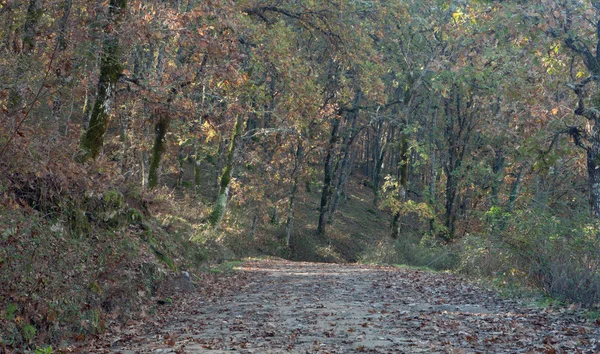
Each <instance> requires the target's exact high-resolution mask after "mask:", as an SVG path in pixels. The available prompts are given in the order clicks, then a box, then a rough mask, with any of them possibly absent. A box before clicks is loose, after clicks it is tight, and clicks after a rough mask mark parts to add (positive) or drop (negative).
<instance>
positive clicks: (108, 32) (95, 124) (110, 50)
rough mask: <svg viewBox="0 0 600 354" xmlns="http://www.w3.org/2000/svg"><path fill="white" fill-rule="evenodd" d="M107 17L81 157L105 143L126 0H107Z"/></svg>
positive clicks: (90, 155)
mask: <svg viewBox="0 0 600 354" xmlns="http://www.w3.org/2000/svg"><path fill="white" fill-rule="evenodd" d="M109 6H110V9H109V19H108V21H107V25H106V26H105V27H104V32H105V36H106V38H105V39H104V42H103V43H102V54H101V62H100V77H99V79H98V93H97V95H96V102H95V103H94V105H93V107H92V110H91V113H90V120H89V126H88V128H87V130H86V132H85V134H84V135H83V137H82V139H81V148H82V150H83V155H82V158H81V160H82V161H85V160H87V159H89V158H92V159H95V158H97V157H98V155H100V151H101V150H102V146H103V145H104V135H105V134H106V128H107V126H108V122H109V118H110V113H111V109H112V104H113V99H114V95H115V88H116V85H117V81H118V80H119V77H120V76H121V73H122V71H123V65H122V64H121V58H120V49H119V34H118V32H117V30H116V29H115V28H116V27H117V26H116V25H117V24H118V23H119V21H120V19H121V17H122V14H123V12H124V11H125V8H126V7H127V0H110V5H109Z"/></svg>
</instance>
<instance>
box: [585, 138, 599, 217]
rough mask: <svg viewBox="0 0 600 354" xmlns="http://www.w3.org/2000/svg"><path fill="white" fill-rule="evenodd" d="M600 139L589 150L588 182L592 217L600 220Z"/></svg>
mask: <svg viewBox="0 0 600 354" xmlns="http://www.w3.org/2000/svg"><path fill="white" fill-rule="evenodd" d="M598 138H600V137H597V139H595V140H594V141H593V142H592V144H591V146H590V147H589V148H588V149H587V167H588V182H589V186H590V187H589V188H590V206H591V209H592V215H593V216H594V218H596V219H600V139H598Z"/></svg>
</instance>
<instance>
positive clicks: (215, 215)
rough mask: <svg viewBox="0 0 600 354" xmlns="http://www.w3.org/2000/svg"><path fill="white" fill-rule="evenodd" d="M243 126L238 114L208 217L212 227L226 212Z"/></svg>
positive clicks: (216, 224)
mask: <svg viewBox="0 0 600 354" xmlns="http://www.w3.org/2000/svg"><path fill="white" fill-rule="evenodd" d="M243 125H244V119H243V116H242V115H241V114H238V116H237V117H236V120H235V125H234V126H233V133H232V134H231V142H230V143H229V151H228V152H227V161H226V163H225V167H224V168H223V174H222V175H221V180H220V183H219V193H218V194H217V200H216V202H215V208H214V209H213V211H212V213H211V216H210V223H211V225H212V226H213V227H218V226H219V223H220V222H221V220H222V219H223V216H224V215H225V212H226V211H227V198H228V197H229V185H230V182H231V175H232V173H233V162H234V161H233V160H234V157H235V150H236V146H237V141H238V139H239V137H240V135H241V134H242V131H243V130H244V127H243Z"/></svg>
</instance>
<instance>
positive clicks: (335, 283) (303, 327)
mask: <svg viewBox="0 0 600 354" xmlns="http://www.w3.org/2000/svg"><path fill="white" fill-rule="evenodd" d="M74 349H76V351H84V352H92V353H123V354H129V353H225V352H232V351H233V352H239V353H354V352H364V353H419V352H422V353H494V352H498V353H504V352H511V353H519V352H524V353H563V352H566V353H577V352H581V353H599V352H600V321H599V320H590V319H585V318H584V317H582V316H581V313H580V312H579V311H577V309H574V308H571V309H569V308H562V309H557V308H545V309H544V308H536V307H530V306H525V305H523V304H521V303H519V302H518V301H516V300H507V299H502V298H500V297H499V296H498V295H497V294H495V293H493V292H491V291H489V290H485V289H483V288H481V287H479V286H477V285H475V284H473V283H470V282H467V281H464V280H462V279H460V278H459V277H456V276H454V275H452V274H447V273H433V272H426V271H419V270H411V269H398V268H394V267H382V266H370V265H355V264H323V263H300V262H290V261H283V260H258V261H247V262H245V263H243V264H242V265H241V266H239V267H238V270H237V271H234V272H231V273H228V274H217V275H210V276H207V277H205V278H201V279H200V280H199V281H198V283H197V290H195V291H193V292H190V293H187V294H182V295H180V296H178V297H174V298H173V303H172V304H170V305H162V306H160V307H159V308H158V309H157V310H156V312H155V313H154V314H152V315H148V316H147V317H146V320H144V321H140V322H130V323H128V324H127V325H124V326H123V327H112V328H109V331H108V333H107V334H106V335H104V336H102V337H100V338H97V339H96V340H94V341H93V342H89V343H87V344H86V346H85V347H80V348H74Z"/></svg>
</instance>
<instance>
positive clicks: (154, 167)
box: [148, 112, 171, 189]
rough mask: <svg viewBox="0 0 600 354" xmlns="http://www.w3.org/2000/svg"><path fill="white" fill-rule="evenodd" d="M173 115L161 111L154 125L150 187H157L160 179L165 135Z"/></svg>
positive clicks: (149, 170) (149, 172) (149, 177)
mask: <svg viewBox="0 0 600 354" xmlns="http://www.w3.org/2000/svg"><path fill="white" fill-rule="evenodd" d="M170 124H171V116H170V115H169V113H168V112H160V113H159V117H158V121H157V122H156V126H155V127H154V146H153V147H152V156H151V157H150V166H149V168H148V188H150V189H152V188H156V187H157V186H158V183H159V180H160V162H161V159H162V156H163V153H164V152H165V150H166V149H165V137H166V136H167V132H168V131H169V125H170Z"/></svg>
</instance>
